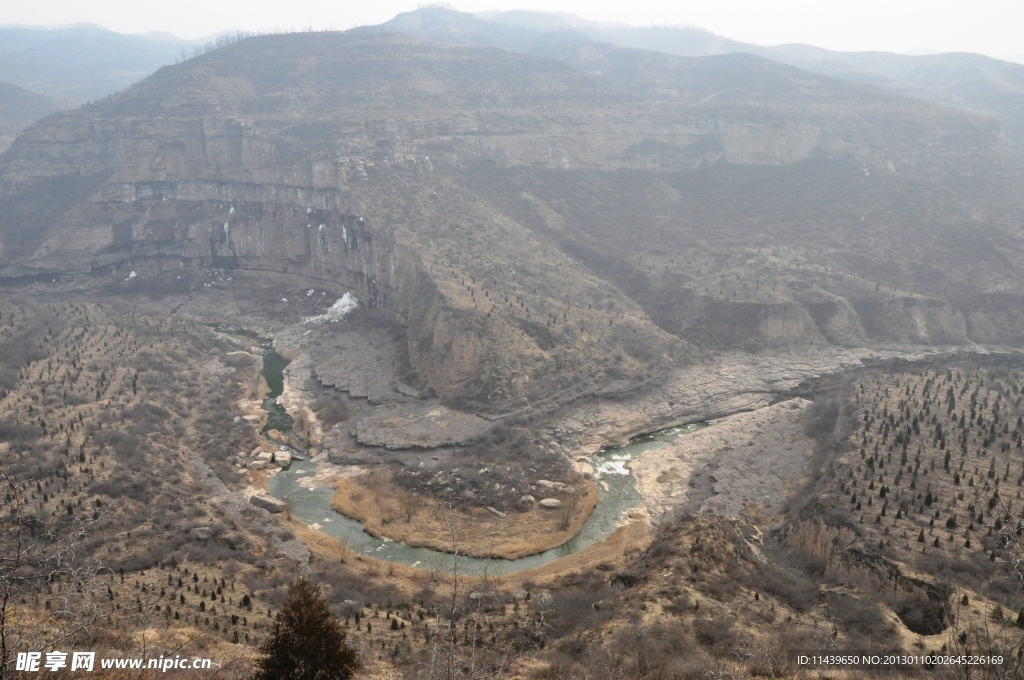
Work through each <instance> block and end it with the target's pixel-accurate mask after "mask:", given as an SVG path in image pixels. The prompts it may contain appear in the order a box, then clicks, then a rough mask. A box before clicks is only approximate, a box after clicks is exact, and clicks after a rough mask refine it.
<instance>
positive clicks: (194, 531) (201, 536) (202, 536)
mask: <svg viewBox="0 0 1024 680" xmlns="http://www.w3.org/2000/svg"><path fill="white" fill-rule="evenodd" d="M185 538H187V539H188V540H190V541H208V540H210V539H211V538H213V532H212V531H210V530H209V529H208V528H207V527H192V528H191V529H189V532H188V534H186V536H185Z"/></svg>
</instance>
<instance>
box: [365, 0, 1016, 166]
mask: <svg viewBox="0 0 1024 680" xmlns="http://www.w3.org/2000/svg"><path fill="white" fill-rule="evenodd" d="M384 26H385V27H388V28H390V29H392V30H397V31H401V32H405V33H413V34H415V35H421V36H423V37H427V38H430V39H433V40H441V41H448V42H451V41H463V42H469V43H472V44H479V45H494V46H497V47H502V48H505V49H514V50H518V51H523V52H529V53H536V54H544V55H548V56H557V55H558V54H559V47H558V45H570V44H575V45H578V44H580V43H583V42H596V43H603V44H610V45H616V46H619V47H629V48H634V49H641V50H651V51H656V52H663V53H665V54H673V55H677V56H685V57H701V56H712V55H722V54H756V55H758V56H762V57H765V58H768V59H772V60H774V61H778V62H782V63H786V64H791V65H794V66H798V67H800V68H802V69H805V70H808V71H811V72H813V73H819V74H823V75H828V76H834V77H837V78H843V79H845V80H852V81H856V82H863V83H868V84H872V85H876V86H878V87H882V88H885V89H889V90H892V91H894V92H898V93H900V94H904V95H909V96H913V97H918V98H921V99H925V100H928V101H932V102H935V103H939V104H945V105H949V106H955V107H958V108H963V109H967V110H971V111H977V112H980V113H984V114H986V115H990V116H993V117H994V118H996V119H998V120H999V122H1000V124H1001V125H1002V128H1003V132H1004V134H1006V136H1007V137H1008V139H1009V140H1010V141H1011V142H1012V143H1013V145H1014V147H1015V154H1016V157H1017V158H1018V159H1021V158H1024V155H1022V154H1024V65H1022V64H1017V63H1013V62H1009V61H1001V60H998V59H992V58H990V57H985V56H982V55H979V54H961V53H948V54H929V55H918V56H908V55H902V54H893V53H888V52H838V51H832V50H826V49H822V48H819V47H813V46H811V45H797V44H794V45H779V46H774V47H764V46H759V45H751V44H747V43H743V42H739V41H735V40H729V39H727V38H722V37H719V36H716V35H714V34H713V33H710V32H708V31H705V30H702V29H697V28H673V27H648V28H638V27H634V26H627V25H621V24H601V23H597V22H591V21H585V20H583V19H580V18H579V17H576V16H574V15H565V14H547V13H538V12H528V11H521V10H520V11H514V12H489V13H481V14H477V15H470V14H464V13H458V12H452V11H451V10H444V9H441V8H425V9H420V10H416V11H415V12H408V13H406V14H400V15H398V16H397V17H395V18H394V19H392V20H391V21H390V22H388V23H386V24H384Z"/></svg>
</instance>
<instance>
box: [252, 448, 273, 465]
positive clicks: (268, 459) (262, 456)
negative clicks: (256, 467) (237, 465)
mask: <svg viewBox="0 0 1024 680" xmlns="http://www.w3.org/2000/svg"><path fill="white" fill-rule="evenodd" d="M256 462H258V463H273V462H274V453H273V452H272V451H260V452H259V453H257V454H256Z"/></svg>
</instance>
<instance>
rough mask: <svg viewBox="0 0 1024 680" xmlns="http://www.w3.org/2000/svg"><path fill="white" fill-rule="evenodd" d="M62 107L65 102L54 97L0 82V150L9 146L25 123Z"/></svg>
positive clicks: (64, 105) (64, 106)
mask: <svg viewBox="0 0 1024 680" xmlns="http://www.w3.org/2000/svg"><path fill="white" fill-rule="evenodd" d="M62 108H67V106H66V104H65V102H64V101H62V100H60V99H57V98H56V97H47V96H46V95H42V94H39V93H37V92H32V91H31V90H26V89H25V88H23V87H18V86H17V85H12V84H11V83H4V82H0V151H3V150H4V149H6V148H7V147H8V146H10V144H11V142H12V141H14V138H15V137H16V136H17V134H18V133H19V132H21V130H22V129H23V128H24V127H25V126H26V125H28V124H29V123H31V122H33V121H35V120H37V119H39V118H42V117H43V116H45V115H46V114H48V113H53V112H54V111H58V110H60V109H62Z"/></svg>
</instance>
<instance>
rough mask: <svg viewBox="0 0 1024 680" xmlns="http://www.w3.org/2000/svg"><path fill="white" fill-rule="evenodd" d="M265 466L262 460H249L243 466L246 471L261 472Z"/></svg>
mask: <svg viewBox="0 0 1024 680" xmlns="http://www.w3.org/2000/svg"><path fill="white" fill-rule="evenodd" d="M266 465H267V464H266V463H264V462H263V461H262V460H251V461H249V462H248V463H246V464H245V467H246V469H247V470H262V469H263V468H264V467H265V466H266Z"/></svg>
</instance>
